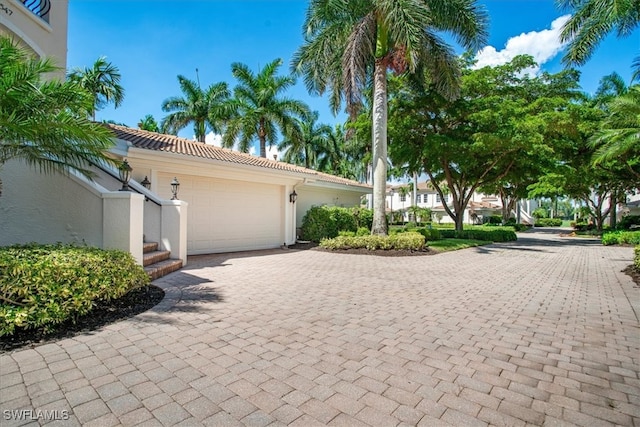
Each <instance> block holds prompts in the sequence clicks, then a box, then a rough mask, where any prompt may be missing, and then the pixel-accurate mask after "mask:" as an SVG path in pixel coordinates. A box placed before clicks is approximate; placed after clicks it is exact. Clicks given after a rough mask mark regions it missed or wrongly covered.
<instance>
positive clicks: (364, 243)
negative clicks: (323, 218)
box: [320, 232, 425, 251]
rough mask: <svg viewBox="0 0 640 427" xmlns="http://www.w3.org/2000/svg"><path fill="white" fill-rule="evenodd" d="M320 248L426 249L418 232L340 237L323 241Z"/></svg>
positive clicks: (422, 237)
mask: <svg viewBox="0 0 640 427" xmlns="http://www.w3.org/2000/svg"><path fill="white" fill-rule="evenodd" d="M320 247H321V248H323V249H329V250H347V249H367V250H370V251H374V250H385V251H388V250H408V251H421V250H423V249H424V247H425V238H424V236H423V235H422V234H420V233H416V232H406V233H398V234H392V235H389V236H374V235H368V236H349V235H344V234H343V235H340V236H337V237H335V238H333V239H323V240H322V241H321V242H320Z"/></svg>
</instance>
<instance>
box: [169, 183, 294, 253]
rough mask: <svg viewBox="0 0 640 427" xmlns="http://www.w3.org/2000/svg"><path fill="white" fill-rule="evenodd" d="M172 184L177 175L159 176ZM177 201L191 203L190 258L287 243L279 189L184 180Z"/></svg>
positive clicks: (188, 243)
mask: <svg viewBox="0 0 640 427" xmlns="http://www.w3.org/2000/svg"><path fill="white" fill-rule="evenodd" d="M159 179H160V181H161V182H164V181H166V182H167V184H164V185H167V186H168V183H169V182H170V181H171V180H172V179H173V176H168V175H166V176H165V175H163V176H160V177H159ZM178 180H179V181H180V190H179V194H178V198H179V199H180V200H184V201H186V202H188V203H189V207H188V222H187V253H188V254H189V255H195V254H208V253H216V252H233V251H244V250H254V249H267V248H275V247H278V246H280V245H281V244H282V243H283V237H282V236H283V235H284V233H283V232H282V229H283V218H282V209H281V207H282V206H283V195H282V194H283V193H282V188H281V187H280V186H278V185H269V184H261V183H251V182H242V181H231V180H224V179H216V178H205V177H196V176H187V175H182V176H179V177H178Z"/></svg>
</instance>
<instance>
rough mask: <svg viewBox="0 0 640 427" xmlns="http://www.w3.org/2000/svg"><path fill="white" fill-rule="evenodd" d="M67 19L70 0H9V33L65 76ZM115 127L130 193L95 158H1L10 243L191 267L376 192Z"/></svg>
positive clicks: (290, 233)
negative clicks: (317, 208) (82, 165)
mask: <svg viewBox="0 0 640 427" xmlns="http://www.w3.org/2000/svg"><path fill="white" fill-rule="evenodd" d="M67 20H68V0H55V1H52V0H3V3H2V9H1V10H0V34H2V35H9V36H10V37H12V38H13V39H14V40H17V41H18V42H19V43H20V44H21V45H23V46H25V47H26V48H28V49H29V51H30V52H31V53H32V54H33V55H34V56H35V57H40V58H42V57H52V58H54V60H55V61H56V64H57V65H58V66H59V67H60V68H61V70H60V72H58V73H53V74H52V75H49V76H47V77H48V78H64V77H65V67H66V53H67ZM110 128H111V130H112V131H113V133H114V148H113V149H112V150H111V155H112V156H113V157H115V158H117V159H120V160H123V159H127V161H128V163H129V165H130V166H131V167H132V170H131V173H130V177H131V181H130V183H129V191H120V190H121V189H122V187H123V183H122V182H121V180H120V177H119V173H118V170H115V169H113V167H108V166H106V165H96V166H95V168H94V171H95V174H96V176H95V177H94V179H93V180H87V179H86V178H84V177H82V176H80V175H77V174H74V173H70V174H69V175H68V176H65V175H60V174H53V175H44V174H41V173H40V172H39V171H38V170H36V169H33V168H32V167H29V166H28V165H26V164H25V163H24V162H22V161H18V160H10V161H8V162H7V163H5V164H3V165H0V166H1V167H0V179H2V183H3V190H2V192H1V193H0V194H1V195H0V246H4V245H11V244H16V243H27V242H39V243H55V242H75V243H80V244H87V245H91V246H97V247H102V248H115V249H122V250H126V251H129V252H131V254H132V255H133V256H134V257H135V258H136V259H137V260H138V262H139V263H140V264H143V265H145V266H148V268H149V269H150V270H149V271H150V274H152V272H151V270H152V269H156V270H157V271H160V270H162V273H163V274H164V273H165V272H169V271H172V270H173V269H175V268H179V267H180V266H181V265H184V264H185V263H186V262H187V256H188V255H195V254H206V253H215V252H229V251H243V250H254V249H265V248H276V247H280V246H282V245H283V244H284V245H289V244H292V243H294V242H295V241H296V237H297V229H298V227H300V225H301V221H302V218H303V216H304V214H305V212H306V211H307V210H308V209H309V208H310V207H311V206H313V205H323V204H328V205H339V206H352V205H359V204H360V198H361V196H362V195H364V194H367V193H370V192H371V188H370V187H369V186H367V185H364V184H360V183H358V182H354V181H350V180H347V179H342V178H338V177H334V176H331V175H327V174H323V173H319V172H316V171H313V170H309V169H305V168H301V167H298V166H294V165H290V164H287V163H282V162H277V161H275V160H268V159H264V158H260V157H255V156H251V155H248V154H242V153H239V152H234V151H231V150H226V149H222V148H217V147H214V146H210V145H205V144H202V143H198V142H195V141H189V140H186V139H183V138H178V137H175V136H171V135H161V134H157V133H152V132H146V131H142V130H138V129H130V128H127V127H123V126H110ZM145 178H146V181H145ZM174 179H176V180H177V182H179V187H177V188H178V193H177V195H176V196H177V197H175V196H174V194H173V192H172V187H171V183H172V181H173V180H174ZM143 181H144V182H145V184H146V183H148V187H149V188H146V187H145V186H143V185H142V184H141V182H143ZM167 258H168V259H167ZM153 265H156V266H157V267H152V266H153ZM156 270H154V271H156ZM154 274H155V273H154ZM152 276H153V274H152Z"/></svg>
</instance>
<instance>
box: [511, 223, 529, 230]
mask: <svg viewBox="0 0 640 427" xmlns="http://www.w3.org/2000/svg"><path fill="white" fill-rule="evenodd" d="M511 226H512V227H513V229H514V230H515V231H525V230H528V229H529V228H531V226H530V225H527V224H511Z"/></svg>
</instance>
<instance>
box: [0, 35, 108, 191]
mask: <svg viewBox="0 0 640 427" xmlns="http://www.w3.org/2000/svg"><path fill="white" fill-rule="evenodd" d="M57 70H59V68H58V67H56V66H55V65H54V64H53V62H52V61H51V60H50V59H46V58H45V59H35V58H33V57H31V56H30V54H29V53H28V52H27V51H26V50H24V49H23V48H21V47H19V45H18V44H17V43H16V42H14V41H12V40H11V39H9V38H7V37H0V167H1V166H2V165H3V164H4V163H5V162H7V161H8V160H10V159H22V160H24V161H25V162H26V163H27V164H29V165H31V166H34V167H37V168H39V169H40V170H41V171H42V172H45V173H50V172H61V173H67V172H69V171H70V170H74V171H77V172H80V173H81V174H83V175H84V176H86V177H88V178H91V177H92V176H93V172H92V171H91V163H92V162H93V163H96V162H102V161H106V162H110V163H113V160H111V159H110V158H109V157H108V156H107V155H106V154H105V152H106V150H107V149H109V148H110V147H111V146H112V145H113V139H112V136H113V135H112V133H111V132H110V131H109V130H108V129H107V128H106V127H104V126H102V125H100V124H98V123H93V122H91V121H89V120H88V118H87V113H88V112H89V111H91V109H92V107H93V97H92V95H91V94H89V93H88V92H87V91H85V90H84V89H83V88H82V87H80V86H79V85H78V84H77V83H75V82H72V81H58V80H49V81H43V75H45V74H47V73H51V72H54V71H57ZM0 187H1V182H0ZM0 192H1V190H0Z"/></svg>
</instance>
